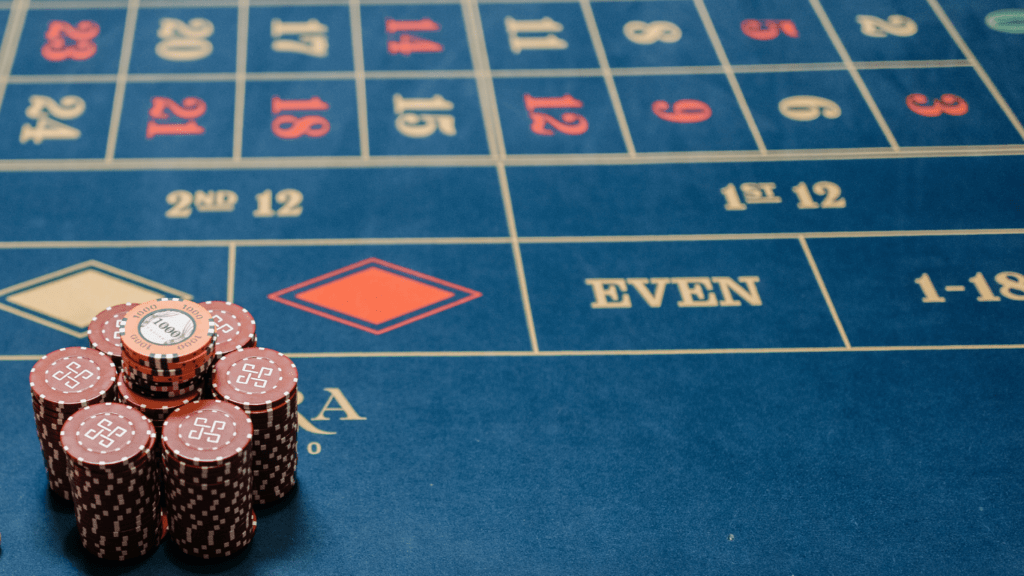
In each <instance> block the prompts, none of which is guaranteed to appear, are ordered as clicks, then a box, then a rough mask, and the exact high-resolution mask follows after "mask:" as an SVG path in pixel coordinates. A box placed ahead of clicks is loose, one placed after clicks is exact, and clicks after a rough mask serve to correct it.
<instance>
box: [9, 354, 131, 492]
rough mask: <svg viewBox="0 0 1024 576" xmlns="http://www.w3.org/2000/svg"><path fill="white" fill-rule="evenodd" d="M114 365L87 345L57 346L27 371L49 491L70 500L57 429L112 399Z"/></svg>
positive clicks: (114, 374)
mask: <svg viewBox="0 0 1024 576" xmlns="http://www.w3.org/2000/svg"><path fill="white" fill-rule="evenodd" d="M116 379H117V367H116V366H114V363H113V362H112V361H111V360H110V358H109V357H107V356H104V355H103V354H101V353H99V352H97V351H96V350H93V349H91V348H61V349H60V350H56V351H54V352H51V353H49V354H47V355H46V356H43V357H42V359H40V360H39V361H38V362H36V363H35V366H33V367H32V371H31V372H30V373H29V383H30V384H31V388H32V407H33V409H34V412H35V420H36V432H37V433H38V434H39V445H40V447H41V448H42V450H43V458H44V459H45V461H46V476H47V480H48V482H49V485H50V489H52V490H53V492H54V493H55V494H56V495H57V496H59V497H61V498H63V499H65V500H71V498H72V494H71V485H70V483H69V482H68V477H67V469H66V463H65V458H64V453H63V451H62V450H61V447H60V431H61V427H62V426H64V423H65V422H66V421H67V420H68V419H69V418H70V417H71V416H72V415H73V414H75V412H77V411H78V410H80V409H83V408H84V407H86V406H90V405H92V404H98V403H102V402H109V401H111V400H113V399H114V393H115V387H114V382H115V381H116Z"/></svg>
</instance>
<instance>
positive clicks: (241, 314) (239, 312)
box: [203, 300, 256, 360]
mask: <svg viewBox="0 0 1024 576" xmlns="http://www.w3.org/2000/svg"><path fill="white" fill-rule="evenodd" d="M203 308H206V309H207V310H209V311H210V315H211V318H212V320H213V323H214V324H216V325H217V349H216V354H217V360H220V359H221V358H223V357H224V355H225V354H227V353H229V352H233V351H235V350H242V349H243V348H253V347H255V346H256V319H255V318H253V317H252V314H250V313H249V311H248V310H246V309H245V308H242V307H241V306H239V305H238V304H233V303H231V302H222V301H219V300H209V301H206V302H203Z"/></svg>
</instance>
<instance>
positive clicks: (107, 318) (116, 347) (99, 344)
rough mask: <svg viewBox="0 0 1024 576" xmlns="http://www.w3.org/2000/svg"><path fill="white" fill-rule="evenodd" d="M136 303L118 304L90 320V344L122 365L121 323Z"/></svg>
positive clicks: (115, 362)
mask: <svg viewBox="0 0 1024 576" xmlns="http://www.w3.org/2000/svg"><path fill="white" fill-rule="evenodd" d="M134 307H135V304H132V303H130V302H129V303H127V304H117V305H115V306H111V307H110V308H107V309H106V310H104V311H102V312H100V313H99V314H97V315H96V317H95V318H93V319H92V321H91V322H89V331H88V335H89V344H90V345H92V347H93V348H95V349H96V350H99V351H100V352H103V353H104V354H106V355H107V356H110V358H111V359H112V360H113V361H114V364H117V365H118V366H120V365H121V335H120V328H119V326H118V325H119V323H120V321H121V319H122V318H124V315H125V314H126V313H127V312H128V311H129V310H131V309H132V308H134Z"/></svg>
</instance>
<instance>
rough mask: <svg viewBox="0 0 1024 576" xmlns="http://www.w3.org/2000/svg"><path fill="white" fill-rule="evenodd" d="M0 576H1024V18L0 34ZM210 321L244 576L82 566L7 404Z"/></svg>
mask: <svg viewBox="0 0 1024 576" xmlns="http://www.w3.org/2000/svg"><path fill="white" fill-rule="evenodd" d="M0 29H2V31H3V37H2V41H0V202H2V208H0V386H2V392H3V394H4V396H5V398H4V402H2V403H0V438H2V441H3V448H2V452H0V454H2V456H3V459H2V460H3V464H2V466H0V533H2V536H3V539H2V548H0V573H3V574H34V575H44V574H67V573H88V574H101V573H102V574H108V573H132V574H161V575H166V574H193V573H226V574H274V575H288V574H353V575H357V574H358V575H361V574H410V575H412V574H416V575H419V574H423V575H440V574H445V575H452V574H484V573H491V574H509V575H512V574H541V573H545V574H587V575H593V574H616V575H621V574H638V575H639V574H643V575H654V574H729V575H735V574H756V575H767V574H779V575H800V574H867V573H878V574H1000V575H1008V574H1022V573H1024V531H1022V530H1021V527H1022V526H1024V410H1022V408H1024V387H1022V382H1021V373H1022V368H1024V350H1022V349H1024V330H1022V321H1024V258H1022V255H1024V206H1022V195H1021V184H1020V176H1021V172H1022V168H1024V126H1022V124H1021V119H1022V118H1024V59H1022V54H1024V2H1022V1H1021V0H973V1H970V2H966V1H960V0H856V1H850V0H759V1H754V0H749V1H748V0H678V1H676V0H636V1H626V0H564V1H562V0H557V1H518V0H504V1H501V2H498V1H491V0H461V1H460V0H427V1H421V2H406V1H402V2H398V1H393V0H351V1H349V2H345V1H333V0H296V1H284V0H276V1H275V0H237V1H236V0H231V1H227V0H206V1H193V0H31V1H29V0H13V1H6V2H0ZM162 297H171V298H185V299H189V300H196V301H200V302H201V301H207V300H226V301H231V302H236V303H238V304H240V305H242V306H244V307H246V308H247V309H248V310H249V311H250V312H251V313H252V315H253V316H254V317H255V319H256V322H257V326H258V333H259V345H260V346H265V347H268V348H271V349H274V350H278V351H280V352H282V353H284V354H287V355H288V356H289V357H290V358H292V359H293V360H294V362H295V364H296V365H297V368H298V371H299V384H298V390H299V392H300V394H299V396H298V402H299V404H298V411H299V414H300V416H299V425H300V431H299V465H298V474H297V478H298V486H297V488H295V489H294V490H293V491H292V492H291V493H290V494H289V496H288V497H287V498H285V500H284V501H282V502H279V503H277V504H274V505H271V506H269V507H264V508H259V509H257V510H256V514H257V516H258V518H259V523H258V529H257V532H256V534H255V536H254V538H253V541H252V544H251V545H249V547H248V548H247V549H246V550H245V551H244V552H243V553H241V554H239V555H236V556H234V557H232V558H230V559H228V560H225V561H222V562H217V563H200V562H196V561H193V560H190V559H188V558H186V557H185V556H183V555H182V554H180V553H179V552H178V551H176V550H175V549H174V546H173V545H172V544H170V543H166V542H165V543H164V545H163V546H161V547H160V548H159V549H158V550H157V551H156V552H155V553H154V554H152V555H151V556H149V557H147V558H146V559H144V560H141V561H136V562H131V563H127V564H124V565H118V564H111V563H109V562H104V561H101V560H97V559H95V558H93V557H92V556H90V555H89V554H88V553H87V552H86V551H85V550H84V549H83V548H82V546H81V544H80V543H79V541H78V538H77V534H76V531H75V520H74V515H73V514H72V513H71V512H70V506H69V505H67V504H66V503H63V502H61V501H60V499H59V498H56V497H54V496H53V495H51V494H49V493H48V489H47V482H46V472H45V469H44V466H43V459H42V457H41V454H40V446H39V442H38V440H37V438H36V435H35V429H34V427H33V421H32V419H33V415H32V410H31V409H32V405H31V404H30V394H29V386H28V372H29V370H30V369H31V367H32V365H33V363H34V362H35V361H36V360H37V359H38V358H39V357H41V356H42V355H44V354H46V353H48V352H50V351H52V350H55V349H58V348H63V347H68V346H82V345H85V346H88V340H87V327H88V325H89V321H90V319H91V318H92V317H93V316H94V315H95V314H96V313H97V312H99V311H100V310H103V309H104V308H106V307H108V306H111V305H113V304H117V303H122V302H144V301H147V300H151V299H154V298H162Z"/></svg>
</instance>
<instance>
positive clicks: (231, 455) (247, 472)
mask: <svg viewBox="0 0 1024 576" xmlns="http://www.w3.org/2000/svg"><path fill="white" fill-rule="evenodd" d="M252 439H253V427H252V421H251V420H250V419H249V418H248V417H247V416H246V414H245V412H244V411H243V410H242V409H241V408H239V407H237V406H235V405H233V404H231V403H228V402H223V401H221V400H199V401H196V402H190V403H188V404H185V405H184V406H181V407H180V408H177V409H176V410H174V412H172V413H171V414H170V416H168V417H167V419H166V420H165V421H164V428H163V435H162V439H161V442H162V444H163V462H164V473H165V474H166V480H165V486H166V489H167V492H166V499H167V507H168V520H169V533H170V535H171V538H172V539H173V540H174V543H175V544H176V545H177V546H178V548H179V549H180V550H181V551H182V552H183V553H184V554H186V555H189V556H193V557H197V558H204V559H215V558H226V557H228V556H231V555H233V554H235V553H237V552H238V551H240V550H242V549H243V548H245V547H246V546H248V545H249V543H250V542H251V541H252V537H253V534H254V533H255V531H256V516H255V515H254V514H253V511H252V503H253V502H252V495H253V486H252V478H253V476H252Z"/></svg>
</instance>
